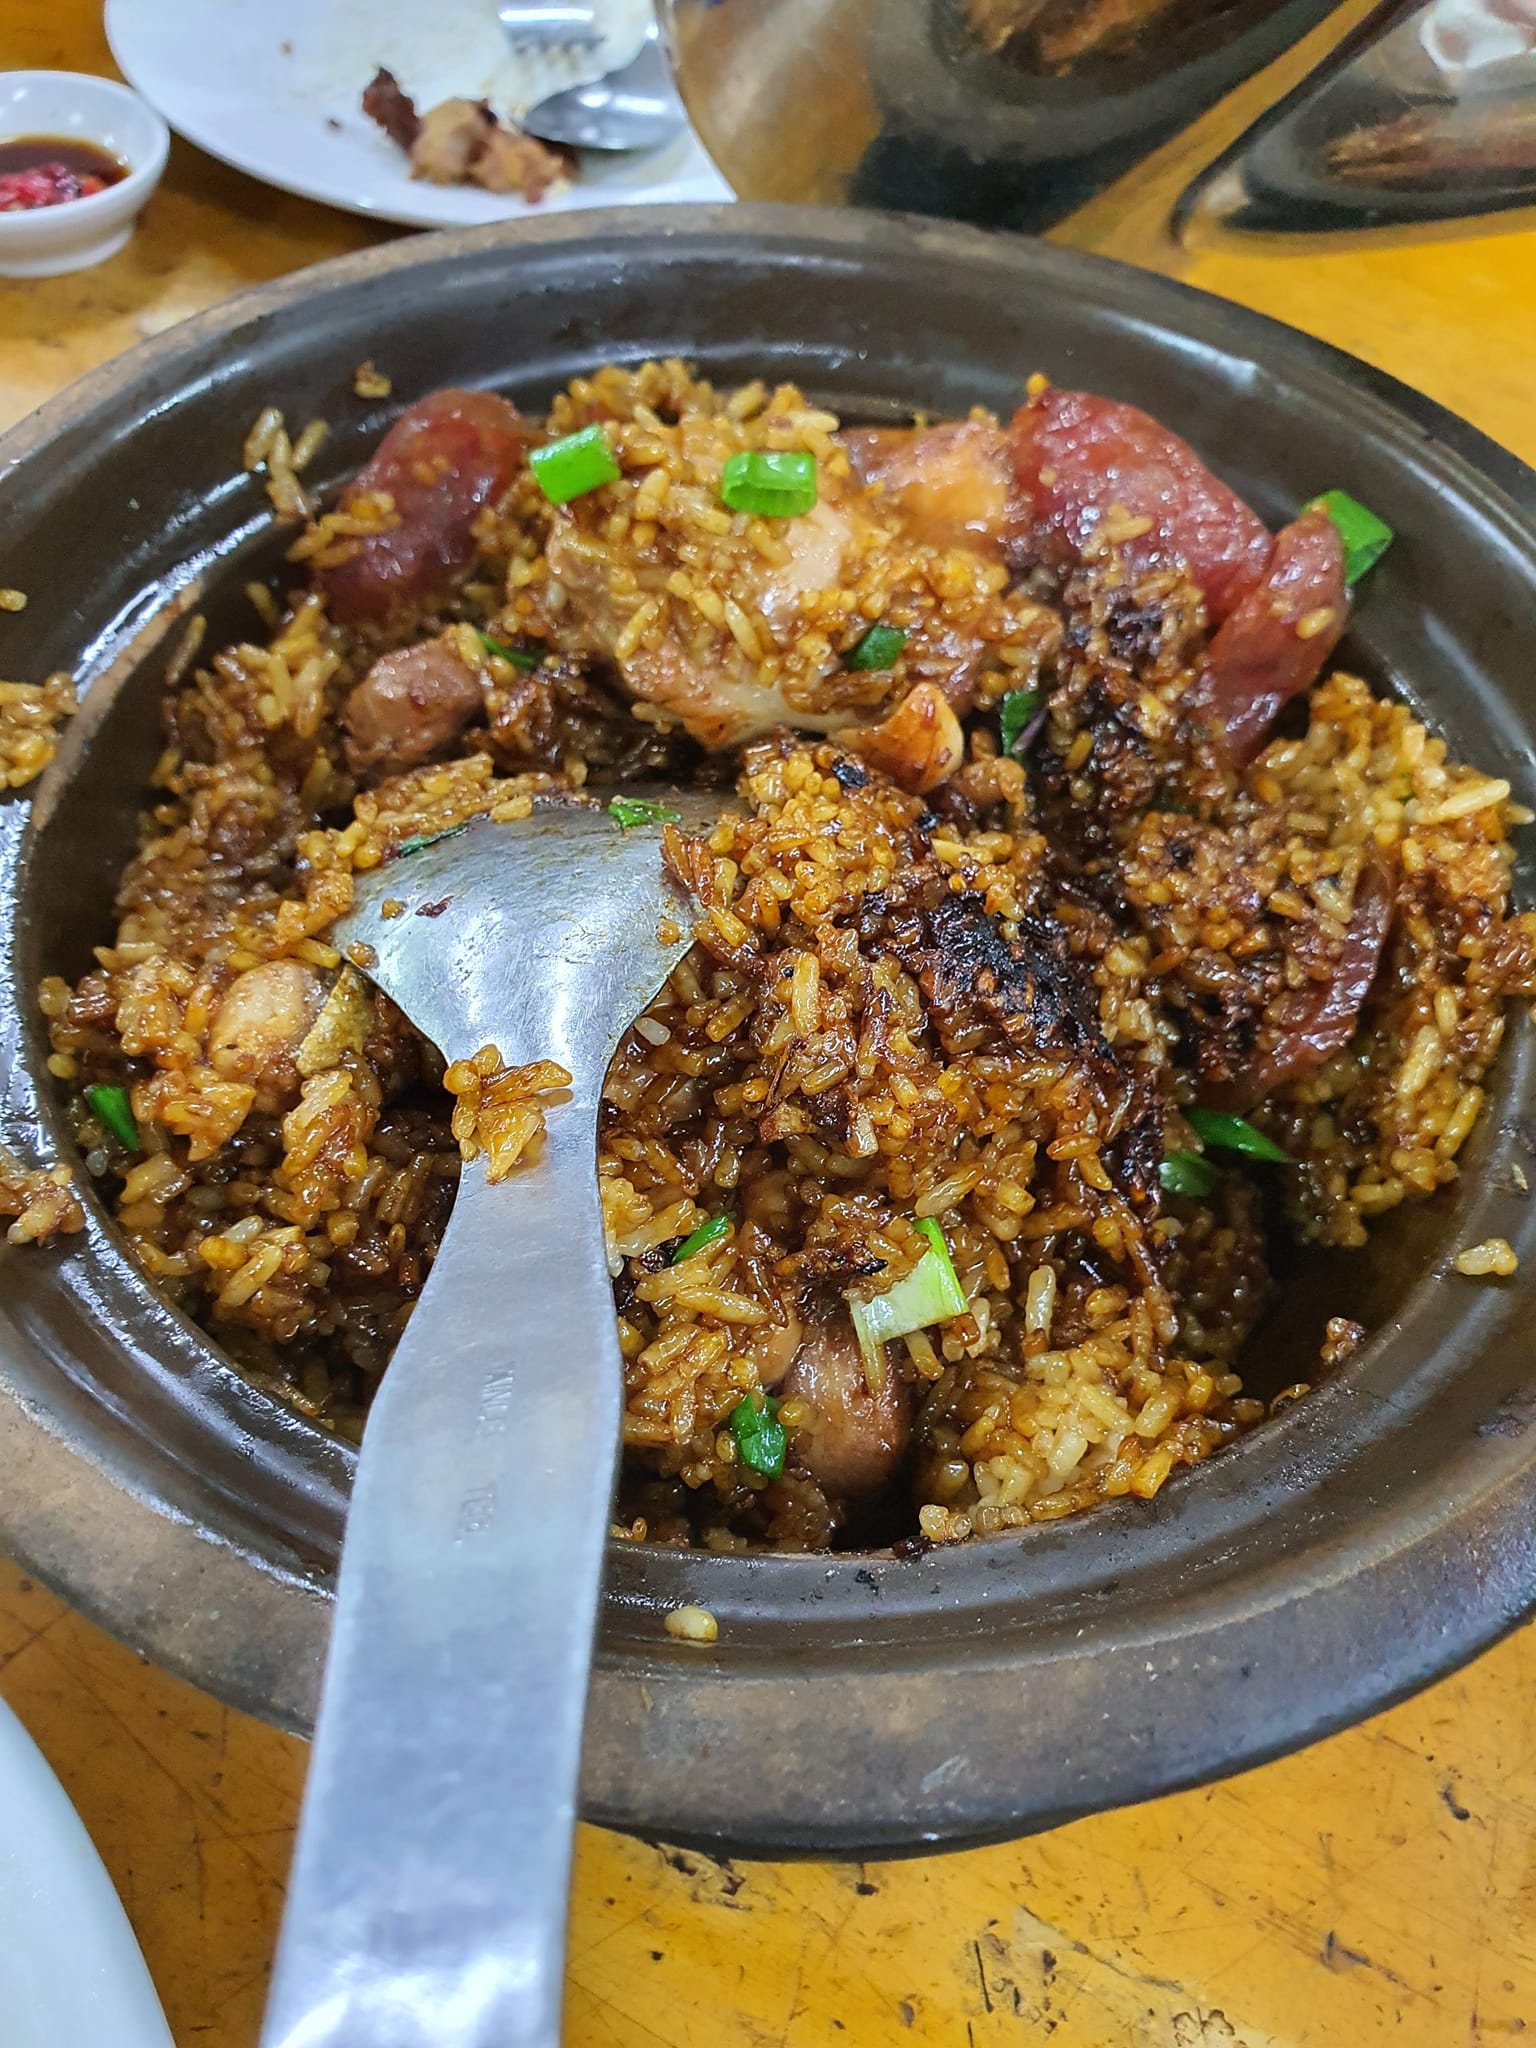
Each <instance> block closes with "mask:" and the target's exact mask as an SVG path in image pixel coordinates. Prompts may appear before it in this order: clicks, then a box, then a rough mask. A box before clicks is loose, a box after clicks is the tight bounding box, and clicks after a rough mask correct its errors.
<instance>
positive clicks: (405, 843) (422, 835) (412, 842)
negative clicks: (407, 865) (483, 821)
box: [394, 825, 469, 860]
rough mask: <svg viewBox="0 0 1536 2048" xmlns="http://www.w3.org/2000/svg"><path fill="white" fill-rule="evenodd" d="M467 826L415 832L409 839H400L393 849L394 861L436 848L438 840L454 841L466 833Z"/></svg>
mask: <svg viewBox="0 0 1536 2048" xmlns="http://www.w3.org/2000/svg"><path fill="white" fill-rule="evenodd" d="M468 830H469V827H468V826H467V825H449V826H447V827H445V829H444V830H443V831H441V832H416V833H413V834H412V835H411V837H410V838H409V839H402V840H401V842H400V844H399V845H398V846H397V847H396V848H395V854H394V857H395V859H396V860H404V859H405V858H406V856H407V855H408V854H412V853H422V852H424V851H425V850H426V848H427V847H429V846H436V844H437V842H438V841H439V840H440V839H456V838H457V837H458V835H459V834H460V833H461V832H467V831H468Z"/></svg>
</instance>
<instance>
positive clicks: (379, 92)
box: [363, 67, 421, 155]
mask: <svg viewBox="0 0 1536 2048" xmlns="http://www.w3.org/2000/svg"><path fill="white" fill-rule="evenodd" d="M363 112H364V113H365V114H366V115H367V116H368V118H369V120H370V121H377V123H378V124H379V126H380V127H381V128H382V129H383V130H384V133H385V134H386V135H387V136H388V137H389V139H390V141H391V142H392V143H394V145H395V147H396V148H397V149H403V150H404V151H405V152H406V154H407V155H409V153H410V149H411V145H412V143H413V142H414V141H415V140H416V137H417V135H418V134H419V133H420V131H421V116H420V115H419V114H418V113H417V112H416V102H415V101H414V100H413V99H412V98H411V96H410V94H409V93H407V92H403V91H402V90H401V88H400V81H399V79H398V78H396V76H395V74H394V73H393V71H385V70H384V69H383V68H382V67H381V68H380V69H379V70H377V71H375V73H374V74H373V76H372V78H370V79H369V81H368V83H367V85H366V86H364V88H363Z"/></svg>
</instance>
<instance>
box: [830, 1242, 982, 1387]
mask: <svg viewBox="0 0 1536 2048" xmlns="http://www.w3.org/2000/svg"><path fill="white" fill-rule="evenodd" d="M917 1227H918V1229H919V1230H920V1231H921V1232H922V1234H923V1236H924V1237H926V1238H927V1240H928V1249H927V1251H925V1252H924V1253H923V1256H922V1257H921V1258H920V1259H919V1260H918V1262H917V1264H916V1265H915V1266H914V1267H913V1268H912V1270H911V1272H910V1273H908V1274H907V1275H906V1277H905V1278H904V1279H901V1280H898V1281H897V1282H896V1284H895V1286H894V1287H888V1288H887V1289H886V1290H885V1292H884V1294H877V1295H876V1296H875V1297H874V1299H873V1300H871V1301H861V1300H860V1299H859V1297H858V1296H857V1295H856V1294H851V1295H849V1297H848V1307H849V1310H850V1312H851V1314H852V1316H853V1328H854V1333H855V1335H856V1336H857V1337H858V1340H859V1349H860V1351H862V1352H863V1354H864V1357H865V1359H866V1360H868V1361H870V1362H871V1363H873V1362H874V1361H876V1360H878V1359H879V1356H880V1346H881V1345H882V1344H884V1343H886V1342H887V1341H888V1340H889V1339H891V1338H892V1337H910V1336H911V1334H912V1332H913V1331H914V1330H926V1329H928V1328H930V1327H931V1326H932V1325H933V1324H934V1323H947V1322H948V1321H949V1319H950V1317H951V1316H961V1315H964V1314H965V1308H966V1301H965V1289H964V1288H963V1287H962V1286H961V1285H960V1281H959V1278H958V1276H957V1275H956V1272H955V1262H954V1260H953V1259H952V1258H951V1257H950V1256H949V1246H948V1245H947V1244H946V1243H945V1242H944V1233H943V1231H942V1230H940V1228H939V1226H938V1224H937V1223H935V1222H934V1220H933V1218H932V1217H931V1216H920V1217H919V1218H918V1219H917Z"/></svg>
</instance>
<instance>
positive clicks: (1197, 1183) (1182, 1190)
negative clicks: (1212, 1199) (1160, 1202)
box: [1157, 1152, 1216, 1202]
mask: <svg viewBox="0 0 1536 2048" xmlns="http://www.w3.org/2000/svg"><path fill="white" fill-rule="evenodd" d="M1157 1177H1158V1179H1159V1180H1160V1181H1161V1182H1162V1184H1163V1189H1164V1191H1165V1193H1167V1194H1170V1195H1190V1196H1192V1197H1193V1199H1194V1200H1195V1201H1197V1202H1203V1201H1204V1200H1205V1198H1206V1196H1207V1195H1208V1194H1209V1193H1210V1192H1211V1189H1212V1188H1213V1187H1215V1185H1216V1169H1215V1167H1214V1166H1212V1164H1211V1162H1210V1161H1209V1159H1202V1158H1201V1157H1200V1154H1199V1153H1198V1152H1167V1153H1165V1154H1164V1155H1163V1163H1162V1165H1161V1166H1160V1167H1159V1168H1158V1169H1157Z"/></svg>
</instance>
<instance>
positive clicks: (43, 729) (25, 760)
mask: <svg viewBox="0 0 1536 2048" xmlns="http://www.w3.org/2000/svg"><path fill="white" fill-rule="evenodd" d="M74 709H75V686H74V683H73V682H72V681H71V679H70V678H69V677H68V676H65V675H55V676H49V678H48V680H47V681H46V682H44V683H0V789H7V788H9V789H21V788H22V787H23V786H24V785H25V784H26V783H29V782H32V781H35V780H36V778H37V777H38V776H39V775H41V774H42V772H43V770H44V769H45V768H46V767H47V766H48V763H49V762H50V761H51V760H52V759H53V757H54V755H55V753H56V752H57V751H58V728H59V726H60V725H61V724H62V723H63V722H64V720H65V719H66V718H68V717H70V716H71V715H72V714H73V712H74Z"/></svg>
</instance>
